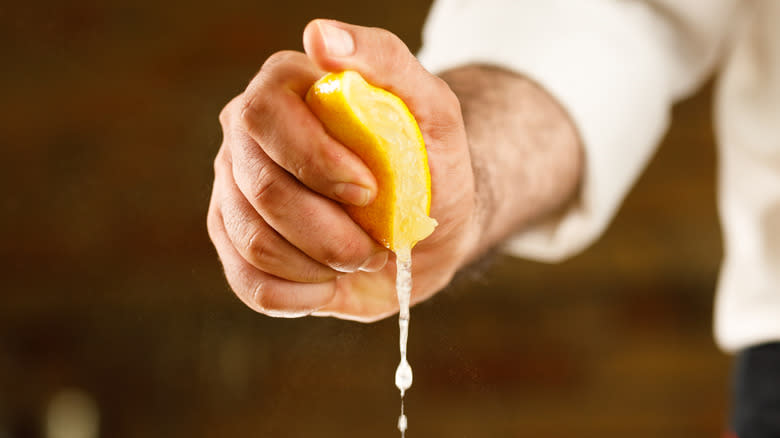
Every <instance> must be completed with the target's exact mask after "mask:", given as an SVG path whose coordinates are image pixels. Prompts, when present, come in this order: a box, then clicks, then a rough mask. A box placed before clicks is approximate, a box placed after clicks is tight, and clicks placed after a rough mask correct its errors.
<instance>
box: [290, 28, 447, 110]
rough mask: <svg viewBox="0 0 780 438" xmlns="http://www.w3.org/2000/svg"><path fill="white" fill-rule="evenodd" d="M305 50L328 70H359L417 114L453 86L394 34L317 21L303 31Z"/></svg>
mask: <svg viewBox="0 0 780 438" xmlns="http://www.w3.org/2000/svg"><path fill="white" fill-rule="evenodd" d="M303 47H304V49H305V50H306V54H307V55H308V56H309V58H311V60H312V61H314V63H315V64H317V66H319V67H320V68H321V69H323V70H326V71H343V70H355V71H357V72H358V73H360V74H361V75H363V77H364V78H366V80H367V81H368V82H369V83H371V84H373V85H376V86H378V87H381V88H384V89H386V90H388V91H390V92H392V93H393V94H395V95H397V96H398V97H400V98H401V99H402V100H403V101H404V102H405V103H406V104H407V105H408V106H409V108H410V109H411V110H412V113H414V114H415V115H418V116H419V115H422V114H420V113H421V112H422V113H426V112H427V111H425V109H426V108H427V107H428V106H429V105H430V103H431V102H436V100H435V99H437V98H439V99H440V98H441V96H442V93H447V92H449V87H448V86H447V85H446V84H445V83H444V81H442V80H441V79H439V78H438V77H436V76H434V75H432V74H430V73H429V72H428V71H427V70H425V68H423V66H422V65H421V64H420V63H419V62H418V61H417V58H415V57H414V55H413V54H412V53H411V52H410V51H409V48H408V47H406V44H404V42H403V41H401V39H400V38H398V37H397V36H396V35H395V34H393V33H392V32H390V31H387V30H384V29H380V28H375V27H363V26H355V25H351V24H347V23H342V22H340V21H335V20H323V19H318V20H313V21H311V22H310V23H309V24H308V25H307V26H306V29H304V31H303Z"/></svg>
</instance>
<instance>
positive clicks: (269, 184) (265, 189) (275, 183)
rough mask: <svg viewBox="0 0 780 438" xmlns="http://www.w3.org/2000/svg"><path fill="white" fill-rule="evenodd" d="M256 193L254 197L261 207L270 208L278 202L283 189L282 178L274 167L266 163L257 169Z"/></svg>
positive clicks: (253, 194)
mask: <svg viewBox="0 0 780 438" xmlns="http://www.w3.org/2000/svg"><path fill="white" fill-rule="evenodd" d="M256 175H257V176H256V178H255V184H254V192H253V193H252V197H253V199H254V201H255V202H256V203H257V204H258V205H260V206H266V207H267V206H270V205H274V204H275V203H277V202H278V200H279V198H280V196H279V195H280V191H281V188H280V187H279V186H280V185H281V184H280V178H278V175H276V172H274V165H273V164H271V163H265V164H263V165H260V166H258V169H256Z"/></svg>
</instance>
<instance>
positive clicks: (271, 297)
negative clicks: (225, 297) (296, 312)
mask: <svg viewBox="0 0 780 438" xmlns="http://www.w3.org/2000/svg"><path fill="white" fill-rule="evenodd" d="M276 294H277V291H275V290H274V289H273V285H272V284H271V282H269V281H259V282H257V284H255V286H254V288H253V289H252V295H251V300H252V303H253V304H254V306H255V307H256V309H257V310H258V311H259V312H261V313H268V312H274V311H280V310H284V309H282V308H281V307H280V306H279V304H280V303H279V300H278V299H276Z"/></svg>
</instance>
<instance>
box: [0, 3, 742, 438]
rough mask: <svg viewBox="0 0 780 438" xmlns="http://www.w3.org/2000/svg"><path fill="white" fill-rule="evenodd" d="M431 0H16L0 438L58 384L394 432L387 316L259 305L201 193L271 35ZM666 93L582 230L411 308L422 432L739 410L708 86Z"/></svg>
mask: <svg viewBox="0 0 780 438" xmlns="http://www.w3.org/2000/svg"><path fill="white" fill-rule="evenodd" d="M427 7H428V4H427V2H417V1H413V0H404V1H395V2H365V1H362V2H360V1H347V0H333V1H330V2H318V1H298V2H292V1H288V2H269V1H264V0H260V1H252V2H249V1H245V2H242V1H238V0H223V1H220V2H212V3H204V2H195V3H193V2H183V1H182V2H168V3H163V4H159V3H158V2H152V1H145V2H135V3H132V4H131V3H126V4H121V3H112V4H109V3H107V2H87V1H82V0H80V1H75V2H70V3H68V4H64V2H63V3H49V4H46V3H44V4H36V3H34V2H19V4H16V5H8V4H4V5H3V6H0V23H2V25H1V26H0V53H2V55H3V56H2V58H3V63H2V68H0V96H1V97H0V105H1V107H0V116H2V119H1V120H2V122H0V142H2V143H1V144H2V148H3V154H2V155H3V157H4V158H3V160H2V163H3V165H2V168H3V172H0V187H2V190H3V193H2V197H0V242H2V243H1V244H0V263H2V277H0V278H2V280H0V285H1V286H0V289H1V290H2V294H1V295H0V437H3V438H6V437H14V438H17V437H37V436H42V433H43V432H42V426H41V425H42V422H43V420H44V413H45V410H46V406H47V404H48V403H49V401H50V400H51V398H52V397H53V396H54V395H55V394H57V393H58V392H59V391H62V390H63V389H66V388H78V389H79V390H80V391H83V392H85V393H87V394H89V395H90V397H92V398H93V399H94V400H95V402H96V403H97V406H98V409H99V412H100V422H101V423H100V432H101V433H100V435H101V436H104V437H156V436H160V437H215V436H278V437H308V436H327V437H330V436H333V437H335V436H376V437H393V436H397V431H396V429H395V421H396V417H397V415H398V412H397V410H398V394H397V391H396V389H395V387H394V386H393V380H392V376H393V372H394V369H395V365H396V363H397V354H398V353H397V325H396V322H395V321H394V320H392V319H389V320H386V321H382V322H379V323H376V324H372V325H360V324H357V323H351V322H343V321H338V320H331V319H316V318H306V319H300V320H277V319H271V318H267V317H265V316H261V315H258V314H255V313H253V312H252V311H251V310H249V309H247V308H245V307H244V306H243V305H242V304H240V303H239V301H238V300H237V299H235V298H234V297H233V296H232V294H231V292H230V291H229V289H228V288H227V286H226V283H225V281H224V279H223V276H222V273H221V270H220V265H219V263H218V260H217V258H216V254H215V252H214V250H213V248H212V246H211V244H210V243H209V241H208V238H207V235H206V231H205V212H206V206H207V201H208V195H209V190H210V185H211V177H212V171H211V160H212V158H213V156H214V155H215V153H216V150H217V147H218V144H219V141H220V131H219V127H218V124H217V114H218V112H219V110H220V109H221V107H222V106H223V105H224V104H225V103H226V102H227V101H228V100H229V99H230V98H231V97H232V96H233V95H235V94H237V93H238V92H240V91H241V89H242V88H243V87H244V86H245V85H246V83H247V82H248V80H249V79H250V78H251V76H252V75H253V74H254V72H255V71H256V70H257V69H258V68H259V66H260V65H261V64H262V62H263V60H264V59H265V58H266V57H267V56H268V55H270V54H271V53H272V52H274V51H276V50H280V49H286V48H291V49H300V47H301V43H300V33H301V30H302V29H303V27H304V25H305V24H306V22H307V21H308V20H309V19H311V18H314V17H319V16H322V17H332V18H338V19H342V20H346V21H351V22H355V23H359V24H364V25H373V26H381V27H385V28H388V29H390V30H392V31H394V32H396V33H397V34H398V35H400V36H401V37H402V38H403V39H404V40H405V41H406V42H407V43H408V45H409V46H410V47H411V48H412V49H416V48H418V47H419V44H420V37H419V35H420V28H421V26H422V23H423V21H424V17H425V14H426V12H427ZM674 116H675V124H674V126H673V127H672V130H671V131H670V133H669V134H668V136H667V138H666V140H665V142H664V144H663V146H662V147H661V150H660V153H659V154H658V156H657V157H656V158H655V159H654V161H653V162H652V163H651V165H650V167H649V169H648V171H647V173H646V175H645V176H644V177H643V179H642V180H641V181H640V182H639V184H638V186H637V187H636V188H635V189H634V190H633V192H632V195H631V196H630V198H629V200H628V201H627V202H626V204H625V205H624V206H623V208H622V209H621V212H620V214H619V216H618V217H617V219H616V220H615V223H614V225H613V226H612V228H611V229H610V230H609V232H608V233H607V234H606V235H605V236H604V237H603V238H602V239H601V240H600V241H599V242H598V243H597V244H596V245H595V246H594V247H592V248H591V249H589V250H588V251H587V252H586V253H584V254H582V255H580V256H577V257H575V258H574V259H573V260H571V261H568V262H566V263H563V264H561V265H558V266H548V265H541V264H535V263H530V262H522V261H517V260H513V259H510V258H499V259H497V261H496V262H495V264H494V265H492V267H490V268H489V270H487V271H486V272H484V274H482V275H480V276H476V277H474V276H472V277H470V278H466V279H462V280H463V281H461V282H460V283H459V284H458V285H456V286H454V287H451V288H449V289H448V290H447V291H445V292H443V293H441V294H439V295H438V296H436V297H435V298H434V299H432V300H430V301H429V302H427V303H424V304H422V305H420V306H418V307H416V308H415V309H414V310H413V312H412V326H411V339H410V344H409V349H410V353H409V355H410V361H411V363H412V365H413V366H414V370H415V384H414V387H413V388H412V389H411V391H410V393H409V394H408V398H407V411H408V414H409V421H410V430H409V436H410V437H423V436H433V437H450V436H459V437H482V436H512V437H525V436H528V437H531V436H547V437H558V436H599V437H626V436H631V437H659V436H665V437H669V438H671V437H686V438H688V437H698V436H702V437H703V436H717V435H718V434H719V432H720V431H721V430H723V427H724V424H725V422H726V412H727V406H728V372H729V367H730V360H729V358H728V357H726V356H725V355H723V354H722V353H720V352H718V351H717V349H716V347H715V346H714V344H713V341H712V338H711V328H710V326H711V319H712V318H711V311H712V294H713V292H712V291H713V288H714V285H715V279H716V275H717V269H718V264H719V260H720V257H721V244H720V236H719V231H718V224H717V217H716V211H715V203H714V198H715V195H714V182H715V177H714V170H713V169H714V164H715V157H714V154H713V147H712V143H713V138H712V132H711V131H712V128H711V124H710V94H709V88H707V89H706V90H704V91H703V92H702V93H700V94H699V95H697V96H696V97H695V98H694V99H693V100H691V101H688V102H685V103H683V104H681V105H679V106H678V107H677V108H675V111H674ZM627 146H628V145H627ZM231 434H232V435H231ZM239 434H240V435H239Z"/></svg>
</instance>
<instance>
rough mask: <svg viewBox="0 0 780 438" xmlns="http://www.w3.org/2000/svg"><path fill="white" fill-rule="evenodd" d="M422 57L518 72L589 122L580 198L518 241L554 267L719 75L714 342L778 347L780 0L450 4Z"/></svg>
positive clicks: (519, 251) (603, 221)
mask: <svg viewBox="0 0 780 438" xmlns="http://www.w3.org/2000/svg"><path fill="white" fill-rule="evenodd" d="M420 59H421V61H422V62H423V64H424V65H425V66H426V67H427V68H428V69H429V70H431V71H434V72H436V71H442V70H446V69H450V68H454V67H457V66H460V65H465V64H471V63H487V64H492V65H498V66H502V67H504V68H508V69H511V70H514V71H516V72H520V73H522V74H524V75H526V76H528V77H530V78H531V79H533V80H535V81H536V82H538V83H539V84H541V85H542V86H543V87H544V88H545V89H546V90H547V91H548V92H550V93H551V94H552V95H553V96H555V97H556V98H557V99H558V100H559V101H560V103H561V105H563V107H564V108H566V110H567V111H568V113H569V114H570V116H571V118H572V119H573V121H574V123H575V124H576V125H577V128H578V129H579V132H580V135H581V138H582V141H583V143H584V145H585V149H586V159H585V175H584V180H583V185H582V189H581V193H580V199H579V202H576V203H574V204H573V205H572V207H571V208H570V210H569V211H568V213H567V214H566V215H565V216H564V217H563V218H561V219H557V220H555V221H554V222H549V223H545V224H541V225H540V226H538V227H535V228H534V229H531V230H527V231H524V232H522V233H520V234H518V235H517V236H514V237H513V238H512V239H510V241H509V242H508V243H507V249H508V250H509V251H510V252H511V253H514V254H516V255H519V256H524V257H530V258H534V259H537V260H546V261H556V260H560V259H562V258H565V257H567V256H570V255H572V254H574V253H576V252H578V251H580V250H582V249H584V248H585V247H586V246H587V245H588V244H590V243H591V242H593V241H594V240H595V239H596V238H597V237H598V236H599V235H600V234H601V233H602V231H603V230H604V229H605V228H606V226H607V225H608V223H609V222H610V220H611V219H612V216H613V215H614V213H615V211H616V210H617V208H618V206H619V204H620V202H621V201H622V199H623V197H624V196H625V195H626V193H627V192H628V190H629V188H630V187H631V185H632V184H633V183H634V181H635V180H636V179H637V177H638V176H639V174H640V172H641V171H642V170H643V168H644V167H645V165H646V164H647V162H648V159H649V158H650V156H651V155H652V153H653V151H654V150H655V148H656V146H657V145H658V143H659V141H660V139H661V137H662V136H663V134H664V132H665V130H666V128H667V126H668V124H669V116H670V109H671V106H672V105H673V104H674V103H675V102H676V101H678V100H680V99H682V98H684V97H686V96H687V95H689V94H691V93H692V92H694V91H695V90H696V89H697V88H698V87H699V86H700V85H701V84H702V82H703V81H704V80H705V79H707V77H709V76H710V74H711V73H712V71H713V70H715V69H717V70H718V72H719V79H718V84H717V95H716V111H715V113H716V123H717V134H718V147H719V164H718V166H719V169H718V171H719V172H718V174H719V179H718V182H719V184H718V207H719V212H720V216H721V223H722V225H723V231H724V252H725V253H724V260H723V265H722V268H721V273H720V278H719V282H718V294H717V300H716V306H715V335H716V336H715V337H716V340H717V342H718V344H719V345H720V346H721V348H723V349H724V350H726V351H736V350H739V349H741V348H744V347H747V346H750V345H755V344H758V343H762V342H768V341H780V1H778V0H754V1H739V0H656V1H627V0H624V1H620V0H588V1H582V0H570V1H566V0H537V1H532V0H438V1H437V2H436V3H435V4H434V6H433V8H432V10H431V13H430V15H429V17H428V22H427V24H426V27H425V31H424V35H423V48H422V50H421V52H420Z"/></svg>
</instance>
